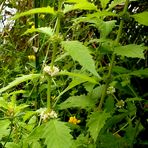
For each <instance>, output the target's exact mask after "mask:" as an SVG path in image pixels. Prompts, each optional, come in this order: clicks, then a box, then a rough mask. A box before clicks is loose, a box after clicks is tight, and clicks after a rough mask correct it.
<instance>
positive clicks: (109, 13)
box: [87, 10, 118, 18]
mask: <svg viewBox="0 0 148 148" xmlns="http://www.w3.org/2000/svg"><path fill="white" fill-rule="evenodd" d="M106 16H118V15H117V14H116V13H114V12H110V11H109V12H108V11H106V10H102V11H100V10H99V11H97V12H94V13H91V14H87V17H90V18H93V17H106Z"/></svg>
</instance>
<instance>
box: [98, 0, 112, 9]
mask: <svg viewBox="0 0 148 148" xmlns="http://www.w3.org/2000/svg"><path fill="white" fill-rule="evenodd" d="M109 1H110V0H100V2H101V5H102V8H103V9H105V8H106V5H107V4H108V3H109Z"/></svg>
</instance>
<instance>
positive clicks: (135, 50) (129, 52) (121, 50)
mask: <svg viewBox="0 0 148 148" xmlns="http://www.w3.org/2000/svg"><path fill="white" fill-rule="evenodd" d="M144 50H145V47H144V46H142V45H136V44H129V45H125V46H118V47H115V49H114V53H115V54H117V55H121V56H126V57H131V58H142V59H144V53H143V52H144Z"/></svg>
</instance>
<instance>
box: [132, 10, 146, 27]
mask: <svg viewBox="0 0 148 148" xmlns="http://www.w3.org/2000/svg"><path fill="white" fill-rule="evenodd" d="M131 17H133V18H134V19H135V20H136V21H137V22H138V23H139V24H142V25H145V26H148V19H147V17H148V11H144V12H142V13H138V14H134V15H131Z"/></svg>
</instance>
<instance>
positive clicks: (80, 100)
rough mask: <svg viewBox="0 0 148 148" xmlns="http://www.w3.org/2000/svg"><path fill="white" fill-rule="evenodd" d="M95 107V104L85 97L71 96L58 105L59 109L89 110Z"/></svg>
mask: <svg viewBox="0 0 148 148" xmlns="http://www.w3.org/2000/svg"><path fill="white" fill-rule="evenodd" d="M94 105H95V102H94V101H93V100H92V99H91V98H90V97H89V96H86V95H81V96H72V97H69V98H68V99H67V100H66V101H64V102H63V103H61V104H60V105H59V107H60V109H66V108H73V107H79V108H81V109H90V108H92V107H93V106H94Z"/></svg>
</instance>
